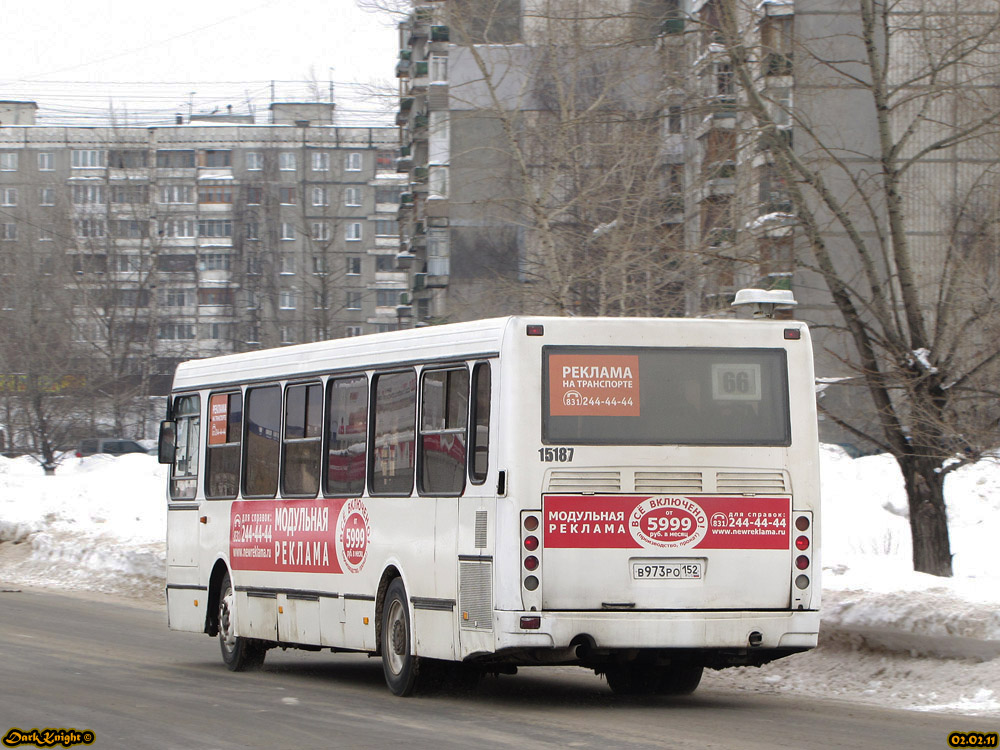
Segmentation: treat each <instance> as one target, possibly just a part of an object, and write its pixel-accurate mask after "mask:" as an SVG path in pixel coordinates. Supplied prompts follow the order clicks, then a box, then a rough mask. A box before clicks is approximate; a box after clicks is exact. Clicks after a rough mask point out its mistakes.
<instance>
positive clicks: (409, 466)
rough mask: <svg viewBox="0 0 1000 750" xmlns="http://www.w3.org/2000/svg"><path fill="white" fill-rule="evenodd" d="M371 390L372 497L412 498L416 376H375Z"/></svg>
mask: <svg viewBox="0 0 1000 750" xmlns="http://www.w3.org/2000/svg"><path fill="white" fill-rule="evenodd" d="M372 389H373V391H374V393H375V404H374V407H373V409H372V413H373V419H372V437H373V440H372V443H373V444H372V445H371V446H369V451H370V453H371V460H370V461H369V464H368V465H369V469H368V471H369V475H370V477H371V481H370V482H369V485H368V486H369V489H370V491H371V493H372V494H373V495H409V494H410V493H412V492H413V465H414V458H415V456H414V453H415V451H414V446H415V444H416V439H415V438H416V429H417V374H416V373H415V372H414V371H412V370H409V371H407V372H392V373H387V374H385V375H376V376H375V379H374V382H373V385H372Z"/></svg>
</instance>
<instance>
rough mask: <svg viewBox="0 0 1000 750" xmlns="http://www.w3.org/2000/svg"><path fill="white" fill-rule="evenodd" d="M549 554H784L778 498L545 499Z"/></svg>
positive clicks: (784, 509)
mask: <svg viewBox="0 0 1000 750" xmlns="http://www.w3.org/2000/svg"><path fill="white" fill-rule="evenodd" d="M543 505H544V510H543V514H544V544H545V547H546V548H548V549H560V548H563V549H651V550H656V549H664V550H673V549H788V548H789V539H790V536H789V527H788V525H789V514H790V510H791V509H790V501H789V499H788V498H781V497H684V496H674V495H668V496H657V497H649V496H636V495H626V496H619V495H615V496H611V495H606V496H602V495H595V496H592V497H581V496H579V495H546V496H545V498H544V503H543Z"/></svg>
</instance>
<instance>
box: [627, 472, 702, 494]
mask: <svg viewBox="0 0 1000 750" xmlns="http://www.w3.org/2000/svg"><path fill="white" fill-rule="evenodd" d="M702 486H703V485H702V479H701V472H700V471H637V472H636V473H635V491H636V492H641V493H643V494H650V495H675V494H678V495H681V494H690V493H694V492H701V491H702Z"/></svg>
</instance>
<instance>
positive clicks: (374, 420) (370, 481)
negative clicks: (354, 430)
mask: <svg viewBox="0 0 1000 750" xmlns="http://www.w3.org/2000/svg"><path fill="white" fill-rule="evenodd" d="M393 375H410V376H412V377H413V404H412V406H413V411H412V425H411V428H412V434H413V438H412V444H413V465H412V466H411V468H410V478H409V484H408V489H407V490H406V491H398V492H386V491H380V490H378V489H376V487H375V473H376V472H375V466H376V462H375V454H374V450H375V444H376V436H377V430H378V426H379V419H378V417H379V413H378V411H377V407H378V400H377V399H378V384H379V381H380V380H381V379H382V378H384V377H390V376H393ZM368 399H369V405H368V444H367V446H366V454H365V455H366V459H365V460H366V467H365V482H366V484H367V486H368V495H369V497H412V496H413V491H414V489H415V486H416V469H417V456H416V450H417V436H416V428H417V424H418V423H417V404H418V401H419V400H420V374H419V373H418V372H417V371H416V369H415V368H413V367H404V368H398V369H391V370H380V371H376V372H375V373H373V374H372V376H371V379H370V381H369V386H368ZM405 432H406V430H405V429H397V430H396V433H397V434H405Z"/></svg>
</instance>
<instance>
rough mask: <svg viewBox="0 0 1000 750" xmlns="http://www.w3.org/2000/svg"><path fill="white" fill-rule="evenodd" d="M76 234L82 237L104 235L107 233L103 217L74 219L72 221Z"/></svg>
mask: <svg viewBox="0 0 1000 750" xmlns="http://www.w3.org/2000/svg"><path fill="white" fill-rule="evenodd" d="M73 228H74V229H75V230H76V236H77V237H82V238H90V237H104V236H106V235H107V228H106V227H105V224H104V219H76V220H75V221H74V222H73Z"/></svg>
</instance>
